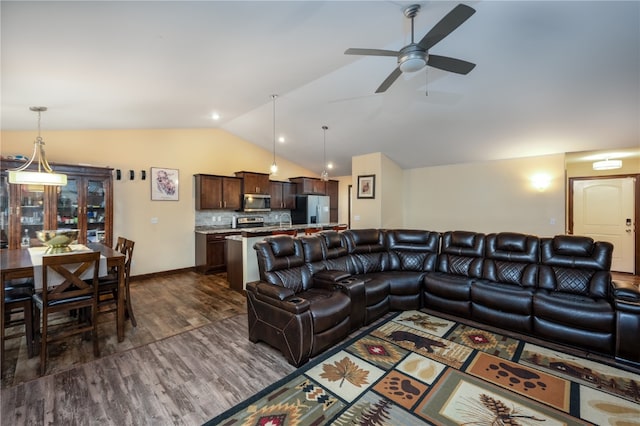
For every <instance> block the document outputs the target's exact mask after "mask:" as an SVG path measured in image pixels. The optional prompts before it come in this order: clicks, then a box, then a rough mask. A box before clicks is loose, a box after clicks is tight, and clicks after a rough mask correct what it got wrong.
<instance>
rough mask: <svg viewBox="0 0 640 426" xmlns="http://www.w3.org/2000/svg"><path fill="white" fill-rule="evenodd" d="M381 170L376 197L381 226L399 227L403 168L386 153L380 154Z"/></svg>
mask: <svg viewBox="0 0 640 426" xmlns="http://www.w3.org/2000/svg"><path fill="white" fill-rule="evenodd" d="M381 164H382V170H381V172H380V180H379V182H377V183H376V184H377V185H379V188H380V189H381V191H377V192H378V193H377V194H376V197H378V196H379V197H380V203H381V207H382V218H381V219H382V223H381V227H382V228H401V227H402V226H403V224H404V219H403V211H402V208H398V207H399V206H402V205H403V203H404V170H402V169H401V168H400V166H398V165H397V164H396V163H394V162H393V161H392V160H391V159H389V157H387V156H386V155H381Z"/></svg>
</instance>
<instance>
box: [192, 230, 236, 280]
mask: <svg viewBox="0 0 640 426" xmlns="http://www.w3.org/2000/svg"><path fill="white" fill-rule="evenodd" d="M228 235H240V232H221V233H215V234H206V233H201V232H196V271H198V272H199V273H201V274H210V273H214V272H225V271H226V270H227V241H226V238H227V236H228Z"/></svg>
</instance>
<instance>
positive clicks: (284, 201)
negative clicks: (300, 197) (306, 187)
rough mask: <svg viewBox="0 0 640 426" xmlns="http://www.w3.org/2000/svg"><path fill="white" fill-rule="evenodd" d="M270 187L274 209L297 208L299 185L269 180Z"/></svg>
mask: <svg viewBox="0 0 640 426" xmlns="http://www.w3.org/2000/svg"><path fill="white" fill-rule="evenodd" d="M269 188H270V190H269V194H270V195H271V208H272V209H287V210H292V209H295V208H296V188H297V187H296V184H295V183H291V182H279V181H275V180H272V181H270V182H269Z"/></svg>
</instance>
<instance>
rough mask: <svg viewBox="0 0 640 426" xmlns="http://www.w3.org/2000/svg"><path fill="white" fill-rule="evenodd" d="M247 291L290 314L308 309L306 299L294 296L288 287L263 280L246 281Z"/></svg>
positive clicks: (308, 304)
mask: <svg viewBox="0 0 640 426" xmlns="http://www.w3.org/2000/svg"><path fill="white" fill-rule="evenodd" d="M247 291H250V292H252V293H253V295H254V297H255V298H256V299H257V300H261V301H263V302H265V303H268V304H270V305H272V306H274V307H276V308H280V309H283V310H285V311H287V312H291V313H292V314H296V315H297V314H300V313H302V312H304V311H307V310H309V307H310V303H309V301H308V300H306V299H303V298H301V297H298V296H296V294H295V293H294V291H293V290H291V289H290V288H286V287H280V286H278V285H273V284H269V283H265V282H264V281H254V282H250V283H247Z"/></svg>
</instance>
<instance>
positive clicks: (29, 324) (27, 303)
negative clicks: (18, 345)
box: [2, 278, 35, 358]
mask: <svg viewBox="0 0 640 426" xmlns="http://www.w3.org/2000/svg"><path fill="white" fill-rule="evenodd" d="M3 285H4V292H3V294H4V305H3V315H4V327H5V328H9V327H16V326H18V327H22V326H24V333H13V332H12V334H10V335H6V334H3V339H11V338H14V337H22V335H23V334H24V336H25V340H26V343H27V355H28V357H29V358H31V357H33V356H34V355H35V347H34V346H35V345H34V327H33V320H34V316H33V300H32V297H33V293H34V284H33V279H31V278H15V279H8V280H6V281H5V282H4V284H3ZM3 349H4V347H3ZM2 357H3V358H4V353H3V354H2Z"/></svg>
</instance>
